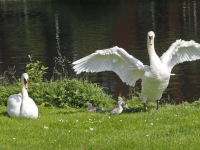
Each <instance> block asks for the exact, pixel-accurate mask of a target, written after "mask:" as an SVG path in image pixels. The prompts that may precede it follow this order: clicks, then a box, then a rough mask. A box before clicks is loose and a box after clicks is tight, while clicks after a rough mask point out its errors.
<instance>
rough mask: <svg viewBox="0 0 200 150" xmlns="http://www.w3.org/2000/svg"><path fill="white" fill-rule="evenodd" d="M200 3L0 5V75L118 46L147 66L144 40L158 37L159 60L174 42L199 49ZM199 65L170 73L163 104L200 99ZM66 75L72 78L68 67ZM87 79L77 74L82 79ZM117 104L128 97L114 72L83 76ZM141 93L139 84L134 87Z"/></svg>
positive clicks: (64, 0) (115, 0) (100, 0)
mask: <svg viewBox="0 0 200 150" xmlns="http://www.w3.org/2000/svg"><path fill="white" fill-rule="evenodd" d="M199 27H200V2H199V1H197V0H173V1H170V0H166V1H162V2H160V1H159V0H130V1H128V0H110V1H106V0H83V1H81V0H71V1H70V0H59V1H54V0H39V1H33V0H23V1H18V0H15V1H12V0H10V1H4V0H0V61H2V62H3V63H1V64H0V74H2V73H3V72H4V71H5V70H7V69H8V66H10V67H13V66H15V67H16V70H17V72H16V76H17V77H20V76H21V74H22V73H23V72H24V71H25V64H26V63H27V62H28V61H29V59H28V55H33V57H34V58H35V59H36V60H39V61H42V63H43V64H44V65H45V66H48V67H49V70H48V74H47V76H46V77H47V78H50V77H51V76H52V70H53V67H54V65H55V63H54V58H55V57H57V56H58V53H61V54H62V56H65V57H66V58H67V59H68V60H69V61H73V60H76V59H79V58H82V57H84V56H86V55H89V54H91V53H93V52H94V51H95V50H97V49H104V48H109V47H113V46H116V45H117V46H119V47H122V48H124V49H125V50H127V51H128V52H129V53H130V54H131V55H133V56H134V57H136V58H138V59H139V60H141V61H142V62H143V63H144V64H146V65H149V58H148V53H147V48H146V34H147V32H148V31H150V30H153V31H154V32H155V34H156V39H155V48H156V51H157V54H158V55H159V56H161V55H162V53H164V52H165V51H166V50H167V49H168V48H169V46H170V45H171V44H172V43H173V42H175V40H176V39H184V40H191V39H192V40H195V41H196V42H198V43H200V28H199ZM199 68H200V61H195V62H186V63H183V64H179V65H177V66H175V67H174V69H173V71H172V72H173V73H175V74H176V75H175V76H172V77H171V80H170V84H169V86H168V88H167V89H166V91H165V93H164V94H163V97H164V98H166V99H167V98H168V96H170V98H171V99H173V100H174V101H176V103H179V102H181V101H186V100H187V101H189V102H192V101H193V100H195V99H198V98H199V97H200V78H199V75H200V69H199ZM67 69H68V71H69V75H70V76H71V75H73V71H72V69H71V66H70V64H69V65H68V66H67ZM83 75H84V76H85V74H81V76H83ZM87 76H88V78H89V80H90V81H91V82H94V83H99V84H100V85H101V86H103V87H105V90H106V91H107V92H108V93H110V94H113V95H114V98H116V97H117V96H118V95H119V94H121V95H123V96H127V94H128V93H129V86H127V85H125V84H124V83H122V82H121V80H120V79H119V77H118V76H117V75H116V74H115V73H113V72H103V73H93V74H89V75H87ZM136 86H137V87H139V88H140V81H139V82H137V85H136Z"/></svg>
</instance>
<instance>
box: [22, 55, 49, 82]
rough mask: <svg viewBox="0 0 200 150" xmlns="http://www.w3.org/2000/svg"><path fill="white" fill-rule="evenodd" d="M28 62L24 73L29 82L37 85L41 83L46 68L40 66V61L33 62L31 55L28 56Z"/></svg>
mask: <svg viewBox="0 0 200 150" xmlns="http://www.w3.org/2000/svg"><path fill="white" fill-rule="evenodd" d="M28 57H29V59H30V62H29V63H28V64H27V65H26V70H25V72H26V73H28V75H29V81H30V82H34V83H38V82H41V81H43V76H44V74H45V73H47V72H46V70H47V69H48V67H45V66H44V65H42V64H41V62H40V61H38V60H37V61H34V59H33V57H32V56H31V55H28Z"/></svg>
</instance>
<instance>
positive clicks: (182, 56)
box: [73, 31, 200, 111]
mask: <svg viewBox="0 0 200 150" xmlns="http://www.w3.org/2000/svg"><path fill="white" fill-rule="evenodd" d="M154 38H155V34H154V32H153V31H149V32H148V33H147V49H148V54H149V61H150V65H149V66H148V65H143V63H142V62H141V61H140V60H138V59H137V58H135V57H133V56H132V55H129V54H128V53H127V52H126V51H125V50H124V49H123V48H119V47H117V46H115V47H112V48H108V49H104V50H97V51H96V52H95V53H92V54H90V55H88V56H86V57H84V58H82V59H79V60H77V61H75V62H73V65H74V66H73V69H74V71H75V72H76V73H77V74H80V73H81V72H84V71H85V72H101V71H114V72H115V73H116V74H117V75H118V76H119V77H120V78H121V80H122V81H123V82H125V83H126V84H127V85H130V86H135V82H136V81H137V80H138V79H141V80H142V82H141V85H142V89H141V97H140V98H141V99H143V102H144V108H145V111H146V102H147V101H157V109H158V110H159V100H160V99H161V97H162V93H163V92H164V90H165V89H166V88H167V86H168V84H169V80H170V76H171V75H174V74H172V73H171V71H172V69H173V67H174V66H175V65H176V64H179V63H182V62H185V61H194V60H197V59H200V44H198V43H196V42H194V41H193V40H191V41H184V40H181V39H179V40H176V41H175V42H174V43H173V44H172V45H171V46H170V47H169V49H168V50H167V51H166V52H165V53H163V55H162V56H161V57H160V58H159V57H158V55H157V54H156V52H155V49H154Z"/></svg>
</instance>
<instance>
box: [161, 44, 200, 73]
mask: <svg viewBox="0 0 200 150" xmlns="http://www.w3.org/2000/svg"><path fill="white" fill-rule="evenodd" d="M160 59H161V61H162V63H163V64H165V65H166V67H167V68H168V70H169V71H170V72H171V70H172V68H173V67H174V66H175V65H176V64H179V63H182V62H184V61H194V60H197V59H200V44H198V43H196V42H194V41H184V40H177V41H176V42H174V43H173V44H172V45H171V46H170V47H169V49H168V50H167V51H166V52H165V53H164V54H163V55H162V56H161V57H160Z"/></svg>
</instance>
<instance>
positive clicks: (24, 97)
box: [7, 73, 38, 119]
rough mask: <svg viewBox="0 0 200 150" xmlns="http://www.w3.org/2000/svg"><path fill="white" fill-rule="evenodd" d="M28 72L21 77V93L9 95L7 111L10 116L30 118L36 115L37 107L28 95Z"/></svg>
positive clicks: (34, 117)
mask: <svg viewBox="0 0 200 150" xmlns="http://www.w3.org/2000/svg"><path fill="white" fill-rule="evenodd" d="M27 89H28V74H27V73H24V74H22V77H21V93H19V94H13V95H10V96H9V98H8V101H7V112H8V115H9V116H10V117H17V118H19V117H20V118H31V119H36V118H37V117H38V107H37V106H36V104H35V102H34V101H33V100H32V99H31V98H30V97H29V96H28V92H27Z"/></svg>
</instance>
